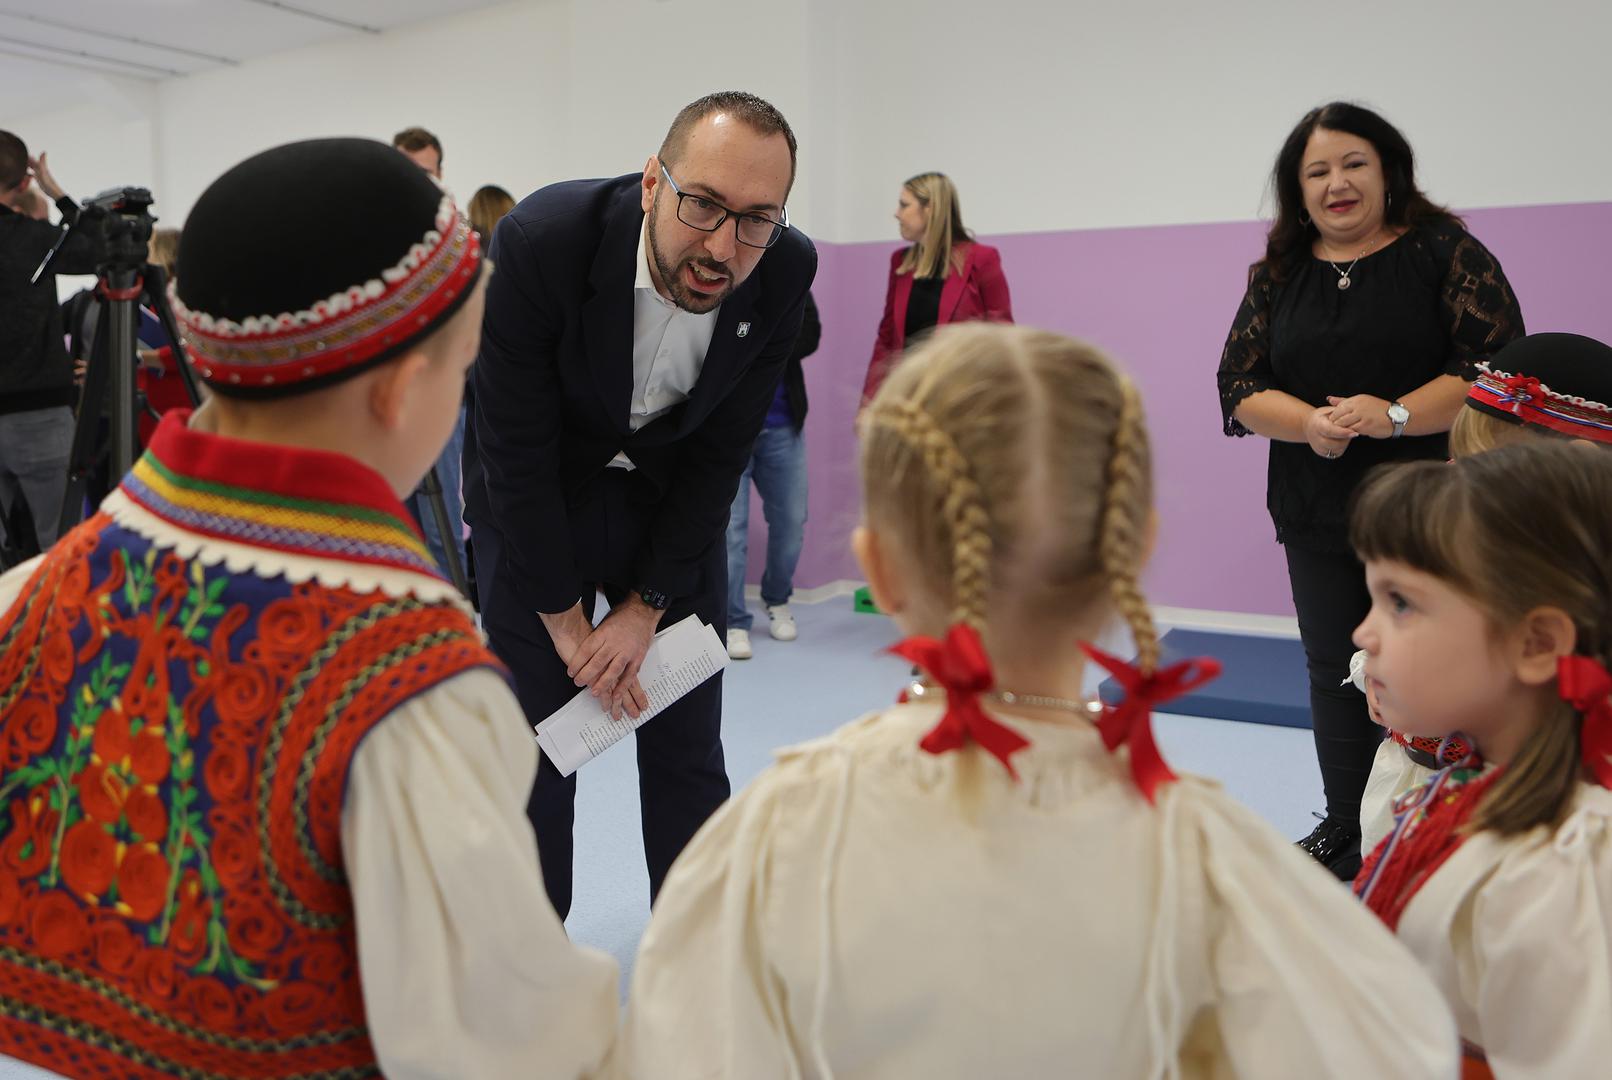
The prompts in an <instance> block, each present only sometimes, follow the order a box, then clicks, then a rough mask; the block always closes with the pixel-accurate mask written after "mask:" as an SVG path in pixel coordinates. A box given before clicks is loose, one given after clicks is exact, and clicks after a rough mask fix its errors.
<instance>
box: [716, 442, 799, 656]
mask: <svg viewBox="0 0 1612 1080" xmlns="http://www.w3.org/2000/svg"><path fill="white" fill-rule="evenodd" d="M752 479H754V480H755V482H756V490H757V491H759V492H761V512H762V515H763V516H764V517H765V518H766V519H767V568H766V570H765V571H764V572H763V573H762V575H761V602H762V603H764V604H766V605H767V606H768V607H775V606H777V605H778V604H787V603H789V594H790V593H792V592H794V591H795V582H794V578H795V566H796V564H797V563H799V562H800V545H801V541H802V540H803V539H804V537H805V534H806V437H805V436H804V435H802V434H801V433H800V432H798V431H796V430H795V429H794V427H793V426H791V425H789V424H780V425H779V426H777V427H770V428H763V429H762V431H761V434H760V436H758V437H757V438H756V446H755V449H754V450H752V451H751V452H750V464H748V465H746V466H745V469H744V475H743V476H741V477H739V491H738V493H737V494H736V495H734V497H733V509H732V510H731V511H729V512H728V629H729V630H749V629H750V624H751V622H752V621H753V620H752V618H751V615H750V612H749V611H748V610H746V608H745V605H744V575H745V568H746V565H747V564H748V562H749V539H750V481H751V480H752Z"/></svg>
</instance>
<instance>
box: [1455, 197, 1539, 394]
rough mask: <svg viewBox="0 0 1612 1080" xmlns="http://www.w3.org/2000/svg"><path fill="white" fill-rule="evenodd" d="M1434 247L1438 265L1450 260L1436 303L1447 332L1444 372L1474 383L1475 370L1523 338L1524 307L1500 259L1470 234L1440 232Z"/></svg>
mask: <svg viewBox="0 0 1612 1080" xmlns="http://www.w3.org/2000/svg"><path fill="white" fill-rule="evenodd" d="M1432 247H1433V251H1434V254H1435V256H1437V257H1439V259H1440V262H1443V261H1444V259H1445V258H1448V260H1449V261H1448V264H1447V265H1448V269H1447V270H1446V271H1445V272H1444V281H1443V284H1442V285H1441V286H1440V287H1439V300H1440V303H1441V304H1442V306H1443V310H1444V315H1445V318H1446V320H1447V324H1448V326H1449V331H1450V349H1449V356H1448V359H1447V360H1446V362H1445V365H1444V372H1445V374H1447V375H1459V376H1461V378H1463V379H1468V380H1471V379H1476V378H1477V377H1478V372H1477V367H1476V365H1478V364H1480V363H1483V362H1484V361H1486V360H1488V359H1489V357H1491V356H1493V355H1494V354H1495V353H1496V352H1498V351H1500V347H1501V346H1503V345H1505V344H1506V343H1507V342H1509V341H1511V340H1512V339H1513V338H1518V337H1521V336H1522V335H1523V334H1525V333H1527V331H1526V330H1524V329H1523V323H1522V308H1521V307H1520V306H1518V304H1517V296H1516V294H1515V293H1513V292H1512V291H1511V283H1510V282H1509V281H1507V280H1506V274H1505V271H1504V270H1502V269H1500V260H1498V259H1496V258H1495V257H1494V255H1493V254H1492V253H1491V252H1490V251H1489V249H1488V248H1486V247H1484V246H1483V245H1482V244H1481V243H1479V242H1478V240H1477V238H1476V237H1474V236H1472V234H1471V233H1468V232H1467V231H1466V230H1465V229H1461V228H1459V227H1454V226H1452V227H1450V228H1448V229H1438V230H1436V231H1435V232H1434V235H1433V238H1432ZM1446 253H1447V254H1446Z"/></svg>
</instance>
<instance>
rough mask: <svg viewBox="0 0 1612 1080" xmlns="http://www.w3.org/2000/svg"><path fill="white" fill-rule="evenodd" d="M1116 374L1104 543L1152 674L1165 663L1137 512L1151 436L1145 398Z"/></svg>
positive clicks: (1140, 654) (1117, 595) (1107, 564)
mask: <svg viewBox="0 0 1612 1080" xmlns="http://www.w3.org/2000/svg"><path fill="white" fill-rule="evenodd" d="M1114 378H1115V379H1117V380H1118V382H1119V388H1120V410H1119V423H1118V424H1117V425H1116V426H1115V428H1114V448H1113V453H1112V455H1111V456H1110V457H1109V459H1108V487H1107V489H1106V490H1105V491H1104V493H1103V524H1102V536H1101V538H1100V539H1099V541H1098V544H1099V550H1100V552H1101V555H1102V562H1103V572H1104V573H1105V574H1107V576H1108V587H1109V591H1110V593H1112V595H1113V599H1114V606H1115V608H1117V609H1118V610H1119V613H1120V615H1122V616H1123V617H1124V619H1125V622H1126V623H1127V624H1128V625H1129V626H1130V628H1131V636H1132V637H1133V638H1135V639H1136V655H1137V664H1138V666H1139V667H1141V669H1142V671H1143V672H1144V673H1145V674H1152V673H1153V672H1154V671H1156V670H1158V666H1159V635H1158V630H1157V629H1156V628H1155V627H1154V625H1153V609H1152V608H1150V607H1149V606H1148V603H1147V599H1146V598H1145V597H1144V596H1143V595H1142V586H1141V583H1140V582H1139V581H1138V580H1137V568H1138V564H1139V562H1140V555H1141V551H1142V543H1143V538H1142V535H1141V528H1142V523H1141V522H1138V521H1137V520H1136V518H1135V516H1134V514H1133V513H1132V507H1133V506H1135V505H1136V503H1137V501H1138V499H1139V498H1140V496H1141V495H1142V493H1143V488H1144V485H1145V482H1146V478H1145V476H1144V475H1143V472H1142V461H1141V455H1140V454H1139V453H1138V450H1139V446H1140V444H1141V442H1142V440H1143V438H1145V436H1144V434H1143V428H1142V403H1141V399H1140V398H1139V397H1138V395H1137V393H1136V387H1134V386H1132V385H1131V382H1130V380H1129V379H1126V378H1124V377H1123V376H1120V375H1117V374H1116V375H1115V376H1114Z"/></svg>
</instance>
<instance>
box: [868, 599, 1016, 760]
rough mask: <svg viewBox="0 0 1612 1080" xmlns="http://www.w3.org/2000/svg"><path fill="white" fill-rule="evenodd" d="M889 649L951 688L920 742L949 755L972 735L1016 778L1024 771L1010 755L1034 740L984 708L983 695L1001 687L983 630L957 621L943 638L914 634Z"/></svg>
mask: <svg viewBox="0 0 1612 1080" xmlns="http://www.w3.org/2000/svg"><path fill="white" fill-rule="evenodd" d="M890 651H891V652H893V653H895V654H896V655H897V656H901V657H905V658H906V659H908V660H911V661H912V662H913V663H914V664H917V665H918V666H919V667H921V668H923V669H924V671H926V672H928V673H929V677H930V678H931V679H933V680H934V681H935V683H936V684H937V685H938V686H940V687H941V689H943V690H945V691H946V714H945V715H944V716H942V717H941V718H940V723H938V724H936V725H935V726H934V728H933V729H932V730H931V731H930V732H929V734H927V735H925V736H924V737H923V739H922V740H921V741H920V742H919V743H918V745H919V746H921V747H923V748H924V749H925V750H927V751H929V752H930V753H931V754H944V753H946V752H947V751H948V750H956V749H958V748H959V747H961V746H963V745H964V744H965V743H967V742H968V741H969V739H973V740H974V741H975V742H977V743H979V744H980V746H981V747H983V748H984V749H985V751H986V752H987V753H989V754H991V755H992V756H993V757H995V758H996V759H997V760H998V761H1000V762H1001V763H1002V764H1003V766H1004V767H1005V768H1006V769H1007V771H1008V775H1010V776H1012V777H1013V779H1015V780H1017V779H1018V778H1019V774H1018V773H1017V772H1015V771H1014V769H1013V762H1012V761H1011V760H1010V759H1011V758H1012V757H1013V755H1014V754H1016V753H1018V752H1019V751H1020V750H1023V749H1024V748H1025V747H1026V746H1029V745H1030V740H1029V739H1026V738H1025V737H1024V736H1023V735H1020V734H1019V733H1018V732H1017V731H1014V730H1013V729H1012V728H1010V727H1008V726H1007V725H1005V724H1002V723H1000V722H998V721H996V720H993V719H991V718H990V717H989V716H987V715H986V713H985V710H984V709H983V708H981V707H980V695H981V694H984V693H988V692H989V691H990V690H991V688H992V687H993V686H995V685H996V676H995V675H994V674H992V672H991V660H990V657H988V656H986V655H985V645H984V643H983V642H981V641H980V636H979V633H978V631H976V630H975V629H974V628H973V627H971V626H967V625H965V624H963V623H957V624H956V625H954V626H953V627H952V628H951V629H950V630H948V631H947V632H946V639H945V640H944V641H936V640H935V639H934V638H928V637H910V638H908V639H907V640H906V641H903V642H901V643H900V644H899V645H894V646H891V648H890ZM903 697H905V695H903Z"/></svg>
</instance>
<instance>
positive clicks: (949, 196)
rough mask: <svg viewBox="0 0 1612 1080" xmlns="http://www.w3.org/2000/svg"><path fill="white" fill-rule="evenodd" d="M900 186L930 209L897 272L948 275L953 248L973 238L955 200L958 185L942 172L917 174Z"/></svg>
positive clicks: (923, 275)
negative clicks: (922, 227)
mask: <svg viewBox="0 0 1612 1080" xmlns="http://www.w3.org/2000/svg"><path fill="white" fill-rule="evenodd" d="M902 187H904V188H906V189H907V194H909V195H911V196H912V197H913V198H914V199H917V200H918V204H919V205H920V206H927V207H928V208H929V224H928V225H926V226H924V234H923V236H921V237H919V238H918V242H917V243H916V244H913V245H912V246H911V247H909V248H908V249H907V253H906V254H905V255H903V256H902V258H901V265H899V266H897V267H896V273H898V274H916V275H917V276H918V277H921V278H932V277H940V278H943V277H945V276H946V275H947V274H950V273H951V272H952V270H953V268H954V266H953V263H954V260H953V257H952V256H953V249H954V248H955V247H956V246H957V245H958V244H960V243H962V242H963V241H965V240H971V239H973V236H972V234H971V233H969V231H968V230H967V229H965V228H963V208H962V205H961V204H960V203H959V202H958V199H957V185H955V184H953V183H952V181H951V177H949V176H947V175H946V174H945V173H938V172H926V173H919V174H918V175H917V176H914V177H913V178H912V179H910V180H908V181H907V182H906V183H905V184H903V185H902Z"/></svg>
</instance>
